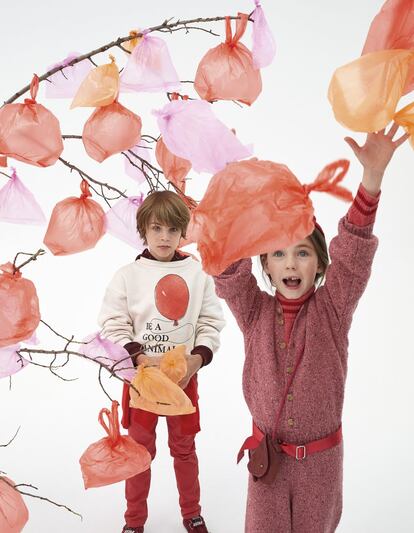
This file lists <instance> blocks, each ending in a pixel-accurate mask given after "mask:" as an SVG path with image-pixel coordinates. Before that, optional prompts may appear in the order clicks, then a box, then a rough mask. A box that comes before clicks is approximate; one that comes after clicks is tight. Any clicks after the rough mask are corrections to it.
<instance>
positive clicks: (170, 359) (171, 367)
mask: <svg viewBox="0 0 414 533" xmlns="http://www.w3.org/2000/svg"><path fill="white" fill-rule="evenodd" d="M185 350H186V349H185V345H184V344H179V345H178V346H176V347H175V348H173V349H172V350H170V351H169V352H167V353H166V354H165V355H164V357H163V358H162V359H161V363H160V370H161V372H164V374H165V375H166V376H167V377H168V378H170V380H171V381H173V382H174V383H178V382H179V381H181V380H182V379H183V377H184V376H185V375H186V374H187V359H186V358H185Z"/></svg>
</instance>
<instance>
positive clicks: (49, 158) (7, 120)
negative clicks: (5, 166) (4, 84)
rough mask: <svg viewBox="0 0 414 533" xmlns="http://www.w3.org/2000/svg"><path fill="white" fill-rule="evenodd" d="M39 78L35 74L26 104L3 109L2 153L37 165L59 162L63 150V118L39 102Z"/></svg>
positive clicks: (0, 117)
mask: <svg viewBox="0 0 414 533" xmlns="http://www.w3.org/2000/svg"><path fill="white" fill-rule="evenodd" d="M38 89H39V78H38V77H37V76H36V74H35V75H34V76H33V79H32V82H31V84H30V96H31V98H26V99H25V101H24V103H23V104H6V105H5V106H3V107H2V108H1V109H0V154H3V155H5V156H8V157H12V158H14V159H17V160H18V161H23V162H24V163H28V164H30V165H35V166H36V167H48V166H50V165H53V164H54V163H56V161H57V159H58V158H59V156H60V154H61V153H62V151H63V142H62V134H61V132H60V126H59V121H58V119H57V118H56V117H55V115H54V114H53V113H51V112H50V111H49V110H48V109H46V108H45V107H43V106H42V104H38V103H37V102H36V96H37V91H38Z"/></svg>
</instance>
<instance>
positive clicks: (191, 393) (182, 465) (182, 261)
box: [99, 191, 224, 533]
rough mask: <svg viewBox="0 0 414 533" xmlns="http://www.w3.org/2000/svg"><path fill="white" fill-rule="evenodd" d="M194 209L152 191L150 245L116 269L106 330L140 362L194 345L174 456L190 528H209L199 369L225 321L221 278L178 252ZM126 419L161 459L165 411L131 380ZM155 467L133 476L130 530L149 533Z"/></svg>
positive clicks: (145, 231)
mask: <svg viewBox="0 0 414 533" xmlns="http://www.w3.org/2000/svg"><path fill="white" fill-rule="evenodd" d="M189 221H190V213H189V211H188V208H187V207H186V205H185V203H184V202H183V201H182V200H181V199H180V198H179V196H178V195H177V194H175V193H174V192H171V191H162V192H154V193H152V194H150V195H149V196H148V197H147V198H146V199H145V201H144V202H143V203H142V205H141V206H140V208H139V209H138V211H137V230H138V232H139V234H140V236H141V238H142V239H143V241H144V244H146V245H147V246H148V247H147V248H146V249H145V250H144V251H143V252H142V254H140V255H139V256H138V257H137V258H136V260H135V262H134V263H131V264H129V265H126V266H124V267H123V268H121V269H120V270H118V272H117V273H116V274H115V276H114V278H113V279H112V281H111V283H110V285H109V287H108V288H107V291H106V294H105V298H104V301H103V305H102V309H101V312H100V315H99V324H100V326H101V327H102V333H101V334H102V335H103V336H104V337H106V338H108V339H109V340H111V341H112V342H115V343H117V344H121V345H122V346H124V348H125V349H126V350H127V351H128V352H129V353H130V354H131V357H132V359H133V361H134V364H136V365H138V364H141V363H145V362H146V361H148V359H150V361H151V364H159V361H160V359H161V357H162V354H164V353H165V352H167V351H168V350H170V349H172V348H174V346H176V345H178V344H185V345H186V347H187V350H188V355H187V367H188V370H187V375H186V376H185V377H184V378H183V380H182V381H181V382H180V384H179V385H180V386H181V387H182V388H183V389H184V391H185V392H186V394H187V395H188V397H189V398H190V400H191V401H192V403H193V405H194V406H195V407H196V412H195V413H194V414H190V415H181V416H168V417H166V419H167V426H168V435H169V438H168V444H169V447H170V452H171V455H172V457H173V458H174V470H175V476H176V481H177V488H178V492H179V503H180V507H181V514H182V516H183V524H184V527H185V528H186V530H187V531H190V532H193V533H207V527H206V525H205V522H204V519H203V518H202V516H201V515H200V512H201V507H200V503H199V500H200V486H199V481H198V459H197V455H196V451H195V443H194V441H195V435H196V433H197V432H198V431H200V425H199V410H198V402H197V399H198V394H197V374H196V373H197V371H198V370H199V369H200V368H201V367H202V366H205V365H207V364H209V363H210V362H211V359H212V357H213V352H214V351H216V350H217V349H218V347H219V332H220V330H221V329H222V328H223V327H224V320H223V314H222V309H221V305H220V303H219V300H218V298H217V296H216V294H215V290H214V283H213V281H212V279H211V278H210V276H208V275H207V274H205V273H204V272H203V270H202V268H201V264H200V263H199V262H198V261H195V260H194V259H193V258H192V257H188V256H187V255H184V254H183V253H182V252H179V251H178V250H177V248H178V245H179V242H180V238H181V237H185V234H186V230H187V226H188V223H189ZM122 404H123V419H122V424H123V426H124V427H125V428H128V433H129V435H131V436H132V437H133V438H134V439H135V440H136V441H137V442H139V443H140V444H142V445H144V446H145V447H146V448H147V449H148V451H149V452H150V454H151V456H152V458H153V459H154V457H155V437H156V435H155V428H156V425H157V421H158V415H155V414H153V413H150V412H147V411H143V410H141V409H133V408H130V407H129V389H128V387H127V386H124V394H123V401H122ZM150 480H151V471H150V470H147V471H146V472H143V473H142V474H139V475H137V476H135V477H133V478H131V479H128V480H127V481H126V487H125V495H126V500H127V511H126V513H125V521H126V525H125V526H124V528H123V530H122V532H123V533H143V531H144V524H145V521H146V519H147V514H148V513H147V497H148V492H149V487H150Z"/></svg>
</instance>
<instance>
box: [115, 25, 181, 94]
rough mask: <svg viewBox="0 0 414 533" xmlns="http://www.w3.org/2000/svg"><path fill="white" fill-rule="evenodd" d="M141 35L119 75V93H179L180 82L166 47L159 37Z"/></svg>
mask: <svg viewBox="0 0 414 533" xmlns="http://www.w3.org/2000/svg"><path fill="white" fill-rule="evenodd" d="M143 33H144V38H143V39H142V41H141V42H140V43H139V45H138V46H135V48H134V49H133V51H132V53H131V55H130V57H129V59H128V63H127V64H126V66H125V68H124V70H123V72H122V74H121V91H123V92H131V91H144V92H157V91H179V90H180V88H181V84H180V80H179V77H178V74H177V72H176V70H175V68H174V65H173V63H172V61H171V57H170V53H169V51H168V48H167V45H166V44H165V42H164V41H163V40H162V39H160V38H159V37H150V36H149V35H147V34H145V31H144V32H143Z"/></svg>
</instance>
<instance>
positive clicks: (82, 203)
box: [43, 180, 105, 255]
mask: <svg viewBox="0 0 414 533" xmlns="http://www.w3.org/2000/svg"><path fill="white" fill-rule="evenodd" d="M81 191H82V195H81V197H80V198H78V197H76V196H71V197H70V198H66V199H65V200H62V201H61V202H59V203H57V204H56V205H55V207H54V209H53V211H52V215H51V217H50V220H49V225H48V227H47V231H46V235H45V238H44V240H43V242H44V243H45V244H46V246H47V247H48V248H49V250H50V251H51V252H52V254H53V255H68V254H75V253H77V252H83V251H84V250H88V249H89V248H93V247H94V246H95V245H96V243H97V242H98V241H99V239H100V238H101V237H102V235H103V234H104V233H105V213H104V211H103V209H102V207H101V206H100V205H99V204H98V203H97V202H95V201H94V200H91V199H90V196H92V195H91V193H90V191H89V185H88V183H87V182H86V181H85V180H82V183H81Z"/></svg>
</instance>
